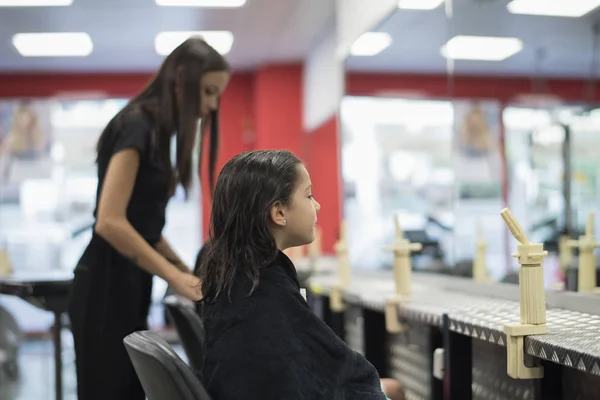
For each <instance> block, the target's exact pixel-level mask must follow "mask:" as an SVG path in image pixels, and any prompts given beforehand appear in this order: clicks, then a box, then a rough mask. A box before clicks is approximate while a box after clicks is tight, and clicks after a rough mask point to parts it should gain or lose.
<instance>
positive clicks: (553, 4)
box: [506, 0, 600, 18]
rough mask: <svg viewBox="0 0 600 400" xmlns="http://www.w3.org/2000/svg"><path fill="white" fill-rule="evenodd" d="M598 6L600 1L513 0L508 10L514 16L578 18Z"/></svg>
mask: <svg viewBox="0 0 600 400" xmlns="http://www.w3.org/2000/svg"><path fill="white" fill-rule="evenodd" d="M598 6H600V0H513V1H511V2H510V3H508V5H507V6H506V8H507V9H508V12H510V13H512V14H525V15H544V16H550V17H571V18H578V17H583V16H584V15H586V14H588V13H589V12H590V11H592V10H594V9H596V8H598Z"/></svg>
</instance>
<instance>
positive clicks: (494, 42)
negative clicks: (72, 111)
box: [440, 36, 523, 61]
mask: <svg viewBox="0 0 600 400" xmlns="http://www.w3.org/2000/svg"><path fill="white" fill-rule="evenodd" d="M521 50H523V42H521V41H520V40H519V39H517V38H508V37H487V36H455V37H453V38H452V39H450V40H449V41H448V43H446V44H445V45H444V46H442V48H441V51H440V52H441V54H442V55H443V56H444V57H446V58H450V59H453V60H480V61H502V60H504V59H506V58H508V57H510V56H513V55H515V54H517V53H518V52H520V51H521Z"/></svg>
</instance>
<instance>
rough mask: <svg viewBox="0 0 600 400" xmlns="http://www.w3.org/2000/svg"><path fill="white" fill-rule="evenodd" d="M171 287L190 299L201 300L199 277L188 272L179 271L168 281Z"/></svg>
mask: <svg viewBox="0 0 600 400" xmlns="http://www.w3.org/2000/svg"><path fill="white" fill-rule="evenodd" d="M169 284H170V285H171V288H172V289H173V290H174V291H175V292H177V293H179V294H180V295H182V296H183V297H185V298H187V299H190V300H192V301H200V300H202V291H201V288H200V279H198V277H197V276H195V275H192V274H191V273H189V272H181V271H179V272H178V273H177V275H175V277H174V279H172V280H171V282H169Z"/></svg>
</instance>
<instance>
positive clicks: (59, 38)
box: [12, 32, 94, 57]
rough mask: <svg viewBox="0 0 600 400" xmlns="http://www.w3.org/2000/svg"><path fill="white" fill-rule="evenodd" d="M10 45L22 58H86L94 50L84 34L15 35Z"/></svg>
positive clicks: (89, 39) (88, 38)
mask: <svg viewBox="0 0 600 400" xmlns="http://www.w3.org/2000/svg"><path fill="white" fill-rule="evenodd" d="M12 43H13V46H15V48H16V49H17V51H18V52H19V54H21V55H22V56H23V57H86V56H89V55H90V54H91V53H92V51H93V50H94V45H93V43H92V39H91V38H90V36H89V35H88V34H87V33H84V32H50V33H17V34H16V35H14V36H13V38H12Z"/></svg>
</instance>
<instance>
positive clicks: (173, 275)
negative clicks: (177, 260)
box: [95, 148, 201, 300]
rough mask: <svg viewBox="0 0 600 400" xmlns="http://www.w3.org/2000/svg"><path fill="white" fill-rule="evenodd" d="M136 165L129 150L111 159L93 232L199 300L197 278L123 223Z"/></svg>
mask: <svg viewBox="0 0 600 400" xmlns="http://www.w3.org/2000/svg"><path fill="white" fill-rule="evenodd" d="M139 165H140V155H139V153H138V151H137V150H135V149H132V148H128V149H125V150H122V151H119V152H117V153H116V154H115V155H114V156H113V157H112V158H111V160H110V163H109V165H108V170H107V172H106V177H105V179H104V185H103V188H102V193H101V195H100V201H99V204H98V215H97V220H96V228H95V231H96V233H97V234H98V235H99V236H101V237H102V238H104V239H105V240H106V241H107V242H108V243H110V244H111V245H112V246H113V247H114V248H115V249H116V250H117V251H118V252H119V253H121V254H123V255H124V256H125V257H128V258H129V259H131V260H132V261H133V262H134V263H135V264H137V265H138V266H139V267H141V268H142V269H144V270H146V271H147V272H149V273H151V274H153V275H158V276H160V277H161V278H163V279H164V280H165V281H167V282H168V283H169V284H170V285H171V286H172V287H173V289H175V291H177V292H179V293H180V294H182V295H184V296H185V297H188V298H190V299H192V300H200V298H201V295H200V281H199V279H198V278H197V277H195V276H194V275H192V274H190V273H184V272H182V271H181V270H179V269H178V268H176V267H175V266H173V264H171V263H170V262H169V261H167V259H166V258H165V257H163V256H162V255H160V254H159V253H158V252H157V251H156V250H155V249H154V248H152V246H150V245H149V244H148V243H147V242H146V241H145V240H144V238H142V236H141V235H140V234H139V233H138V232H137V231H136V230H135V228H134V227H133V226H132V225H131V224H130V223H129V221H128V220H127V213H126V212H127V206H128V204H129V200H130V198H131V193H132V192H133V186H134V184H135V178H136V175H137V171H138V168H139Z"/></svg>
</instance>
